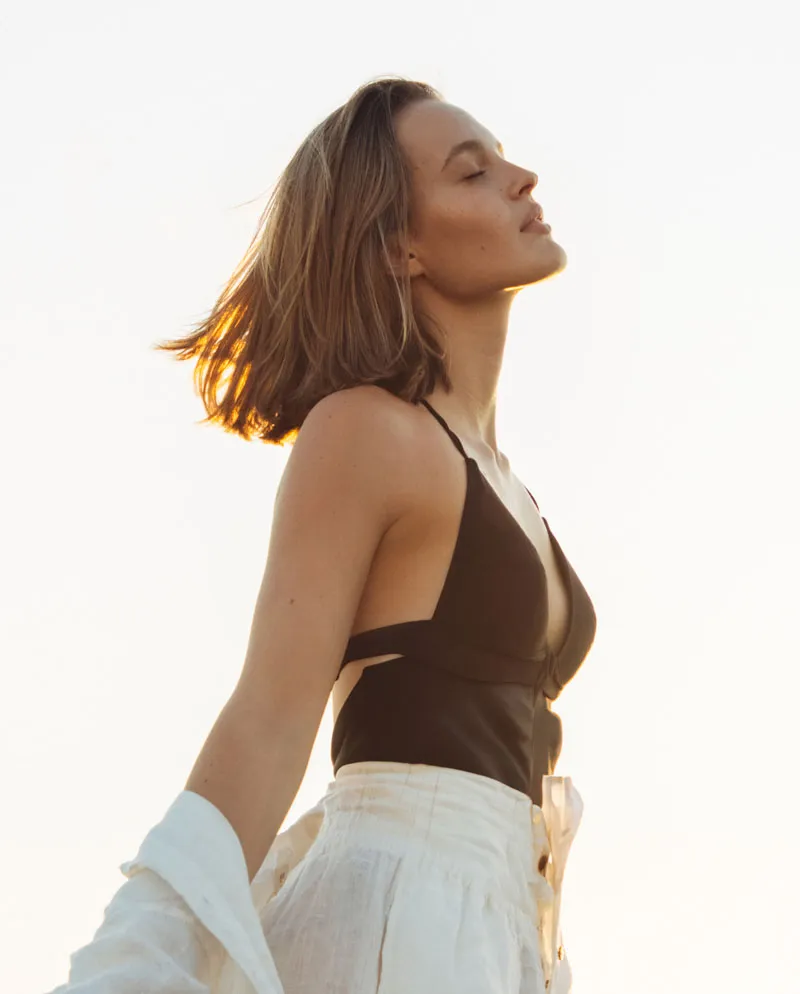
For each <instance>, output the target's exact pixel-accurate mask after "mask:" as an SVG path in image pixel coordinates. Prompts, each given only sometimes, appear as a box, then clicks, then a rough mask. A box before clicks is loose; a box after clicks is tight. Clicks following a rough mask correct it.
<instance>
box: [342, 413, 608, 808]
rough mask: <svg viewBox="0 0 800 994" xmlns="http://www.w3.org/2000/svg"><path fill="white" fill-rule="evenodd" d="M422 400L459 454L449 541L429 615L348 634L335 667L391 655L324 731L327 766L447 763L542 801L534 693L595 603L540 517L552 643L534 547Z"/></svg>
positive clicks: (549, 730) (541, 749) (571, 669)
mask: <svg viewBox="0 0 800 994" xmlns="http://www.w3.org/2000/svg"><path fill="white" fill-rule="evenodd" d="M421 403H422V404H424V405H425V407H426V408H427V409H428V410H429V411H430V412H431V414H432V415H433V416H434V417H435V418H436V420H437V421H438V422H439V423H440V424H441V426H442V427H443V428H444V430H445V431H446V432H447V434H448V435H449V436H450V438H451V440H452V441H453V444H454V445H455V446H456V448H457V449H458V451H459V452H460V453H461V455H462V456H463V457H464V459H465V461H466V471H467V489H466V497H465V500H464V506H463V509H462V514H461V522H460V525H459V531H458V537H457V539H456V543H455V547H454V551H453V555H452V559H451V561H450V566H449V569H448V573H447V577H446V579H445V582H444V586H443V588H442V591H441V594H440V596H439V601H438V603H437V605H436V609H435V610H434V612H433V617H431V618H426V619H420V620H415V621H404V622H400V623H398V624H392V625H384V626H383V627H381V628H372V629H369V630H367V631H363V632H359V633H358V634H356V635H353V636H351V638H350V639H349V641H348V643H347V646H346V649H345V653H344V657H343V659H342V663H341V666H340V668H339V672H340V673H341V670H342V669H343V668H344V666H346V665H347V663H349V662H352V661H353V660H357V659H365V658H368V657H372V656H379V655H388V654H390V653H402V655H401V656H400V657H399V658H396V659H390V660H387V661H385V662H381V663H375V664H373V665H371V666H367V667H366V668H365V669H364V670H363V672H362V674H361V676H360V677H359V679H358V682H357V683H356V684H355V686H354V687H353V689H352V690H351V691H350V694H349V696H348V697H347V699H346V700H345V702H344V704H343V705H342V707H341V710H340V711H339V714H338V715H337V718H336V722H335V724H334V727H333V733H332V736H331V759H332V762H333V769H334V773H335V772H336V771H337V770H338V769H339V767H341V766H344V765H346V764H348V763H357V762H364V761H371V760H372V761H375V760H384V761H391V762H399V763H425V764H428V765H433V766H444V767H451V768H454V769H459V770H466V771H469V772H473V773H478V774H481V775H483V776H487V777H491V778H493V779H495V780H499V781H500V782H501V783H505V784H507V785H508V786H510V787H514V788H515V789H517V790H519V791H522V792H523V793H526V794H528V796H529V797H530V798H531V800H532V801H533V802H534V803H535V804H539V805H541V803H542V777H543V776H545V775H546V774H551V773H552V772H553V768H554V767H555V763H556V760H557V759H558V755H559V753H560V751H561V742H562V736H561V719H560V718H559V717H558V715H557V714H555V713H554V712H552V711H551V710H550V708H549V705H548V703H547V701H546V700H545V695H544V690H545V688H546V689H547V690H548V698H549V699H555V697H557V696H558V694H559V693H560V692H561V689H562V688H563V687H564V686H565V685H566V684H567V683H568V682H569V681H570V680H571V679H572V678H573V676H574V675H575V673H576V672H577V670H578V668H579V667H580V665H581V663H582V662H583V660H584V659H585V658H586V655H587V654H588V652H589V649H590V648H591V646H592V643H593V641H594V636H595V632H596V627H597V619H596V615H595V611H594V607H593V605H592V602H591V600H590V598H589V595H588V593H587V592H586V590H585V588H584V586H583V584H582V583H581V581H580V580H579V579H578V577H577V575H576V574H575V571H574V570H573V569H572V566H571V565H570V563H569V562H568V560H567V558H566V556H565V555H564V552H563V551H562V549H561V546H560V545H559V543H558V540H557V539H556V537H555V536H554V535H553V533H552V531H551V530H550V525H549V524H548V522H547V519H546V518H544V517H543V518H542V521H543V522H544V524H545V527H546V528H547V533H548V535H549V537H550V542H551V547H552V549H553V552H554V556H555V559H556V562H557V564H558V567H559V572H560V575H561V577H562V580H563V582H564V584H565V588H566V591H567V594H568V598H569V622H568V626H567V634H566V638H565V641H564V644H563V645H562V646H561V648H560V649H559V650H558V651H553V650H552V649H551V648H550V646H549V645H548V642H547V625H548V610H549V609H548V599H547V574H546V572H545V568H544V565H543V563H542V561H541V558H540V556H539V553H538V551H537V550H536V548H535V546H534V545H533V543H532V542H531V541H530V539H529V538H528V535H527V534H526V532H525V531H524V529H523V528H522V526H521V525H520V524H519V522H518V521H517V520H516V518H515V517H514V516H513V515H512V514H511V512H510V511H509V510H508V508H507V507H506V505H505V503H504V502H503V501H502V500H501V499H500V497H499V496H498V495H497V493H496V492H495V490H494V488H493V487H492V485H491V484H490V483H489V481H488V480H487V479H486V477H485V476H484V475H483V473H482V472H481V470H480V468H479V466H478V464H477V462H476V461H475V460H474V459H473V458H472V457H471V456H468V455H467V453H466V451H465V450H464V446H463V445H462V444H461V440H460V439H459V438H458V436H457V435H456V434H455V433H454V432H453V431H452V430H451V429H450V427H449V426H448V424H447V422H446V421H445V420H444V418H443V417H442V416H441V415H440V414H438V413H437V412H436V411H435V410H434V409H433V407H431V405H430V404H429V403H428V402H427V401H425V400H423V401H422V402H421ZM525 489H526V490H527V487H526V488H525ZM527 492H528V495H529V496H530V498H531V500H532V501H533V502H534V504H535V505H536V508H537V510H538V509H539V505H538V504H537V503H536V500H535V498H534V497H533V494H531V492H530V490H527ZM553 687H555V688H556V690H555V694H553Z"/></svg>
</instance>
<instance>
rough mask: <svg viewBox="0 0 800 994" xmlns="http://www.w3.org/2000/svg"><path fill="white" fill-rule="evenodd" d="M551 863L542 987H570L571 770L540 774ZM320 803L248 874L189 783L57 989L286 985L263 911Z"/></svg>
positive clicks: (132, 992)
mask: <svg viewBox="0 0 800 994" xmlns="http://www.w3.org/2000/svg"><path fill="white" fill-rule="evenodd" d="M542 786H543V798H542V809H543V812H544V817H545V822H546V828H547V835H548V840H549V843H550V852H551V860H550V862H549V863H548V865H547V868H546V871H545V875H544V876H541V875H539V874H537V877H538V878H539V880H538V881H537V882H536V884H535V886H536V888H537V893H536V900H537V903H538V906H539V915H540V922H541V923H542V925H543V928H542V931H541V936H542V962H543V966H544V974H545V978H546V981H547V994H569V992H570V991H571V988H572V974H571V970H570V967H569V961H568V960H567V958H566V954H565V953H564V948H563V946H562V945H561V929H560V925H559V913H560V907H561V884H562V881H563V876H564V869H565V865H566V859H567V855H568V853H569V849H570V846H571V845H572V840H573V839H574V837H575V832H576V831H577V829H578V825H579V823H580V820H581V816H582V814H583V801H582V800H581V797H580V794H579V793H578V791H577V790H576V789H575V787H574V786H573V784H572V780H571V778H570V777H559V776H545V777H543V778H542ZM322 816H323V810H322V804H321V802H318V803H317V804H316V805H315V806H314V807H313V808H311V809H309V810H308V811H306V812H305V813H304V814H303V815H301V816H300V818H298V820H297V821H295V822H294V824H292V825H291V826H290V827H289V828H288V829H286V830H285V831H284V832H281V833H280V834H279V835H278V836H277V837H276V838H275V841H274V842H273V844H272V846H271V848H270V850H269V852H268V853H267V855H266V857H265V859H264V862H263V864H262V866H261V868H260V869H259V871H258V873H257V874H256V876H255V877H254V879H253V881H252V883H250V882H249V881H248V872H247V865H246V863H245V859H244V853H243V851H242V847H241V844H240V842H239V838H238V836H237V834H236V832H235V830H234V828H233V826H232V825H231V823H230V822H229V821H228V819H227V818H226V817H225V816H224V815H223V814H222V812H221V811H220V810H219V808H217V807H216V806H215V805H213V804H212V803H211V802H210V801H208V800H206V799H205V798H204V797H202V796H201V795H200V794H196V793H194V792H193V791H189V790H183V791H181V793H179V794H178V796H177V797H176V798H175V800H174V801H173V802H172V804H171V805H170V807H169V808H168V809H167V813H166V814H165V815H164V817H163V819H162V820H161V821H160V822H159V823H158V824H157V825H155V826H154V827H153V828H151V829H150V831H149V832H148V833H147V835H146V836H145V838H144V841H143V842H142V844H141V846H140V848H139V852H138V853H137V855H136V857H135V858H134V859H133V860H129V861H128V862H126V863H123V864H122V865H121V866H120V870H121V871H122V873H123V874H124V875H125V877H127V880H126V882H125V883H124V884H122V886H121V887H120V889H119V890H118V891H117V892H116V894H115V895H114V897H113V898H112V900H111V903H110V904H109V905H108V906H107V907H106V908H105V912H104V918H103V921H102V923H101V925H100V927H99V928H98V930H97V931H96V933H95V935H94V938H93V939H92V941H91V942H89V943H88V944H87V945H85V946H83V947H82V948H80V949H79V950H77V952H74V953H73V954H72V955H71V957H70V971H69V980H68V982H67V983H66V984H62V985H61V986H59V987H56V988H55V989H54V990H53V991H52V992H50V994H284V990H283V986H282V984H281V980H280V977H279V976H278V971H277V969H276V967H275V962H274V960H273V958H272V955H271V953H270V951H269V948H268V946H267V942H266V939H265V938H264V933H263V931H262V928H261V920H260V917H259V913H260V911H261V909H262V908H263V907H264V905H265V904H266V903H267V901H269V900H270V898H271V897H273V896H274V895H275V894H276V893H277V892H278V891H279V890H280V887H281V885H282V883H283V881H284V880H285V879H286V877H287V876H288V874H289V872H290V871H291V870H292V868H293V867H294V866H295V865H296V864H297V863H298V862H299V861H300V860H301V859H302V858H303V856H304V855H305V854H306V852H307V851H308V849H309V847H310V845H311V843H312V842H313V841H314V839H315V837H316V835H317V833H318V832H319V828H320V825H321V824H322Z"/></svg>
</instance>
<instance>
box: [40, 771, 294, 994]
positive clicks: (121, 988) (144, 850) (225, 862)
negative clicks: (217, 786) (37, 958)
mask: <svg viewBox="0 0 800 994" xmlns="http://www.w3.org/2000/svg"><path fill="white" fill-rule="evenodd" d="M274 848H275V852H276V853H277V852H278V851H279V847H274ZM273 861H274V854H273V857H272V858H271V860H268V861H265V867H264V870H265V871H269V878H270V879H271V876H272V862H273ZM120 869H121V871H122V873H123V874H124V875H125V876H126V877H127V878H128V879H127V880H126V882H125V883H124V884H123V885H122V886H121V887H120V889H119V890H118V891H117V893H116V894H115V895H114V897H113V898H112V900H111V903H110V904H109V905H108V906H107V907H106V909H105V913H104V918H103V921H102V923H101V925H100V927H99V928H98V930H97V931H96V933H95V935H94V938H93V939H92V941H91V942H89V943H88V944H87V945H85V946H83V947H82V948H81V949H79V950H78V951H77V952H75V953H73V954H72V956H71V957H70V971H69V979H68V982H67V983H66V984H62V985H61V986H60V987H57V988H55V989H54V990H53V991H52V992H51V994H284V991H283V986H282V984H281V981H280V979H279V976H278V972H277V969H276V966H275V963H274V960H273V958H272V955H271V953H270V951H269V948H268V947H267V942H266V939H265V937H264V933H263V931H262V929H261V922H260V918H259V913H258V910H257V908H256V904H255V903H254V898H253V893H252V892H251V887H250V883H249V878H248V872H247V865H246V863H245V858H244V852H243V851H242V847H241V844H240V842H239V838H238V836H237V835H236V832H235V831H234V829H233V826H232V825H231V824H230V822H229V821H228V820H227V818H226V817H225V816H224V815H223V814H222V812H221V811H220V810H219V809H218V808H217V807H216V806H215V805H213V804H212V803H211V802H210V801H208V800H206V798H204V797H202V796H201V795H200V794H196V793H194V792H193V791H188V790H183V791H181V793H180V794H178V796H177V797H176V799H175V800H174V801H173V802H172V804H171V806H170V807H169V809H168V810H167V813H166V815H165V816H164V818H163V819H162V820H161V822H159V823H158V824H157V825H156V826H155V827H154V828H152V829H150V831H149V832H148V834H147V835H146V837H145V839H144V841H143V842H142V844H141V846H140V848H139V852H138V854H137V855H136V857H135V858H134V859H133V860H130V861H128V862H126V863H123V864H122V866H121V867H120ZM262 879H263V876H262ZM269 890H270V888H267V891H269ZM221 975H224V987H225V991H224V992H223V991H221V990H220V977H221Z"/></svg>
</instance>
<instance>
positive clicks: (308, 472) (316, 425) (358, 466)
mask: <svg viewBox="0 0 800 994" xmlns="http://www.w3.org/2000/svg"><path fill="white" fill-rule="evenodd" d="M423 439H424V430H423V426H421V424H420V414H419V409H418V407H417V406H415V405H414V404H410V403H408V402H407V401H405V400H403V399H402V398H400V397H397V396H395V395H394V394H392V393H391V392H390V391H388V390H385V389H383V388H382V387H378V386H374V385H372V384H363V385H359V386H355V387H349V388H347V389H345V390H338V391H336V392H335V393H332V394H328V396H326V397H324V398H323V399H322V400H320V401H319V402H318V403H317V404H315V405H314V407H313V408H312V409H311V410H310V411H309V413H308V415H307V416H306V419H305V421H304V422H303V424H302V426H301V428H300V431H299V432H298V434H297V438H296V441H295V443H294V445H293V449H292V453H291V455H290V457H289V460H288V461H287V464H286V469H285V471H284V474H283V477H282V478H281V482H280V485H279V488H278V499H280V494H281V491H282V490H286V489H291V490H292V491H293V492H296V491H297V489H298V488H302V487H304V486H313V485H314V481H315V478H317V479H319V478H325V479H327V480H330V476H331V474H333V475H335V476H336V475H339V474H341V475H342V476H349V477H350V479H351V482H352V483H353V484H354V485H357V486H358V487H360V491H359V492H360V493H361V495H362V496H363V499H364V500H365V501H366V502H367V503H373V505H374V503H375V501H379V502H383V508H384V513H385V516H386V521H385V522H384V524H385V525H386V526H387V527H388V526H389V525H390V524H392V523H393V521H395V520H396V519H397V518H398V517H400V516H401V515H402V514H403V513H404V512H405V511H406V510H407V508H408V503H409V499H410V498H411V496H412V494H413V493H414V490H415V487H414V478H415V476H416V475H417V472H416V467H417V466H418V463H419V455H420V452H419V447H420V444H421V442H422V441H423ZM323 467H324V468H325V472H324V474H323V473H322V470H323ZM298 476H301V477H302V480H299V479H297V477H298Z"/></svg>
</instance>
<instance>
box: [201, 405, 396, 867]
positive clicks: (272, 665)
mask: <svg viewBox="0 0 800 994" xmlns="http://www.w3.org/2000/svg"><path fill="white" fill-rule="evenodd" d="M403 413H404V412H403V411H402V408H401V407H399V405H398V401H397V398H394V397H391V396H390V395H389V394H387V393H386V392H385V391H383V390H381V389H379V388H376V387H372V386H360V387H355V388H352V389H349V390H344V391H341V392H338V393H335V394H331V395H330V396H328V397H326V398H324V399H323V400H322V401H320V402H319V403H318V404H317V405H316V406H315V407H314V408H313V410H312V411H311V412H310V413H309V415H308V417H307V418H306V421H305V422H304V424H303V426H302V428H301V430H300V432H299V434H298V437H297V440H296V442H295V444H294V447H293V450H292V452H291V455H290V457H289V460H288V461H287V465H286V469H285V471H284V474H283V478H282V479H281V483H280V486H279V488H278V493H277V497H276V501H275V508H274V515H273V521H272V531H271V535H270V542H269V552H268V556H267V563H266V568H265V572H264V576H263V580H262V583H261V588H260V591H259V594H258V598H257V602H256V605H255V611H254V616H253V622H252V628H251V633H250V640H249V644H248V649H247V653H246V657H245V661H244V666H243V670H242V673H241V676H240V678H239V681H238V684H237V686H236V688H235V690H234V692H233V694H232V696H231V698H230V699H229V700H228V702H227V703H226V705H225V706H224V708H223V709H222V712H221V713H220V715H219V718H218V719H217V721H216V723H215V725H214V727H213V728H212V730H211V732H210V734H209V736H208V739H207V741H206V743H205V745H204V746H203V749H202V751H201V753H200V755H199V756H198V758H197V761H196V763H195V765H194V768H193V770H192V772H191V775H190V776H189V779H188V781H187V783H186V789H187V790H192V791H195V792H196V793H198V794H201V795H202V796H203V797H205V798H207V799H208V800H209V801H211V803H212V804H214V805H215V806H216V807H217V808H219V810H220V811H221V812H222V813H223V814H224V815H225V816H226V818H227V819H228V820H229V821H230V823H231V825H232V826H233V827H234V829H235V831H236V833H237V835H238V837H239V839H240V841H241V844H242V848H243V850H244V855H245V860H246V863H247V868H248V874H249V877H250V879H251V880H252V878H253V877H254V875H255V874H256V872H257V870H258V868H259V867H260V865H261V863H262V862H263V859H264V856H265V855H266V853H267V851H268V849H269V847H270V845H271V844H272V841H273V839H274V838H275V836H276V834H277V832H278V829H279V828H280V825H281V823H282V822H283V820H284V818H285V817H286V813H287V811H288V810H289V807H290V806H291V804H292V801H293V800H294V798H295V796H296V794H297V791H298V789H299V787H300V784H301V782H302V779H303V776H304V774H305V770H306V767H307V765H308V760H309V756H310V753H311V749H312V747H313V745H314V740H315V738H316V734H317V731H318V729H319V724H320V721H321V719H322V715H323V713H324V710H325V706H326V704H327V701H328V698H329V696H330V692H331V688H332V686H333V684H334V682H335V680H336V678H337V676H338V672H339V666H340V664H341V660H342V657H343V654H344V650H345V647H346V645H347V641H348V639H349V637H350V634H351V631H352V626H353V621H354V618H355V614H356V611H357V609H358V605H359V602H360V600H361V596H362V593H363V590H364V586H365V583H366V580H367V577H368V574H369V570H370V567H371V564H372V560H373V557H374V555H375V552H376V549H377V548H378V545H379V544H380V542H381V539H382V538H383V535H384V534H385V533H386V531H387V530H388V529H389V528H390V527H391V526H392V524H393V523H394V522H395V521H396V520H398V518H399V517H400V516H401V515H402V513H403V510H404V508H403V506H402V495H403V493H404V489H405V488H404V486H403V478H404V477H407V473H408V467H410V466H411V465H412V459H413V456H414V453H413V449H412V446H411V433H410V432H409V430H408V422H407V420H406V418H404V417H403V416H402V415H403Z"/></svg>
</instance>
